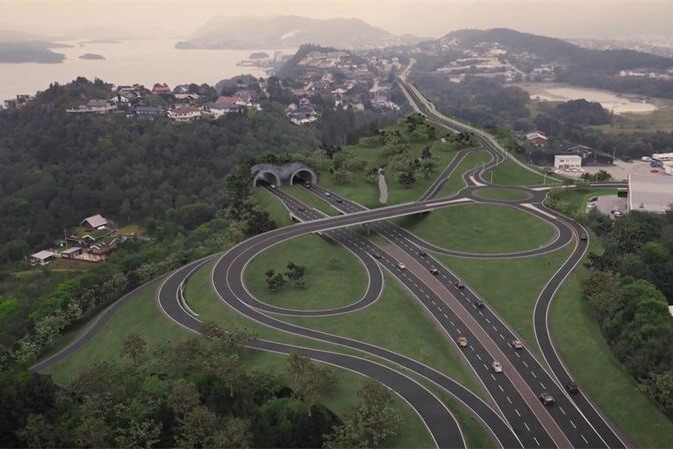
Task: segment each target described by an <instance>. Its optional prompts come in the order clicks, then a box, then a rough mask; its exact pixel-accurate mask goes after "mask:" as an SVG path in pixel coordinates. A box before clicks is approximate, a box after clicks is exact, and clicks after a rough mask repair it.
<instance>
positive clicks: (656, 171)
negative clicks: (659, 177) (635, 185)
mask: <svg viewBox="0 0 673 449" xmlns="http://www.w3.org/2000/svg"><path fill="white" fill-rule="evenodd" d="M650 173H659V170H650Z"/></svg>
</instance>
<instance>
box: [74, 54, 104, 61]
mask: <svg viewBox="0 0 673 449" xmlns="http://www.w3.org/2000/svg"><path fill="white" fill-rule="evenodd" d="M79 59H90V60H101V59H105V56H103V55H99V54H96V53H84V54H83V55H80V57H79Z"/></svg>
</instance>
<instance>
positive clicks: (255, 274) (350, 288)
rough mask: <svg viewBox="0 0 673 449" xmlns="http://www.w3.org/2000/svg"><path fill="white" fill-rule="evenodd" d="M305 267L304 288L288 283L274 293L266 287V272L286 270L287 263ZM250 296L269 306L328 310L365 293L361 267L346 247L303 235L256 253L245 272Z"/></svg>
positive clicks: (364, 275) (358, 297)
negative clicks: (251, 294)
mask: <svg viewBox="0 0 673 449" xmlns="http://www.w3.org/2000/svg"><path fill="white" fill-rule="evenodd" d="M290 261H292V262H294V263H295V264H297V265H302V266H305V267H306V275H305V285H304V286H303V287H295V286H294V285H291V283H290V282H288V283H287V284H286V285H285V286H284V287H283V288H281V289H280V290H279V291H277V292H275V293H274V292H272V291H271V290H270V289H269V288H268V287H267V285H266V276H265V273H266V271H267V270H269V269H272V270H274V271H275V272H277V273H283V272H285V271H286V265H287V263H288V262H290ZM244 275H245V280H246V284H247V285H248V288H249V289H250V291H251V292H252V293H253V295H254V296H255V297H256V298H258V299H260V300H261V301H264V302H266V303H268V304H272V305H275V306H279V307H288V308H291V309H331V308H335V307H341V306H346V305H348V304H351V303H353V302H355V301H357V300H358V299H360V298H361V297H362V296H363V295H364V294H365V292H366V290H367V274H366V272H365V270H364V267H363V266H362V264H361V263H360V262H359V261H358V259H356V258H355V256H353V255H352V254H351V253H350V252H349V251H348V250H346V249H345V248H343V247H341V246H339V245H337V244H335V243H332V242H329V241H327V240H325V239H323V238H322V237H320V236H318V235H306V236H302V237H298V238H296V239H292V240H288V241H286V242H283V243H280V244H278V245H275V246H273V247H271V248H269V249H268V250H266V251H264V252H262V253H260V254H258V255H257V256H256V257H255V258H254V259H253V260H252V261H251V262H250V264H249V265H248V267H247V268H246V270H245V273H244Z"/></svg>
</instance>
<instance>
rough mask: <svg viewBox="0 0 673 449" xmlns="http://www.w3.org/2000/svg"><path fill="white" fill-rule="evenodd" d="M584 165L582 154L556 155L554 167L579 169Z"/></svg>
mask: <svg viewBox="0 0 673 449" xmlns="http://www.w3.org/2000/svg"><path fill="white" fill-rule="evenodd" d="M581 167H582V156H578V155H576V154H556V155H554V168H557V169H560V170H577V169H579V168H581Z"/></svg>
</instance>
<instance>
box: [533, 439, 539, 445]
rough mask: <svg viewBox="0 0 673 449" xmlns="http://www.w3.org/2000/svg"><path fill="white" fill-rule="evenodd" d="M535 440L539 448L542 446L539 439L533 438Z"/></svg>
mask: <svg viewBox="0 0 673 449" xmlns="http://www.w3.org/2000/svg"><path fill="white" fill-rule="evenodd" d="M533 440H534V441H535V444H537V445H538V446H539V445H540V442H539V441H538V440H537V438H535V437H533Z"/></svg>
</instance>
